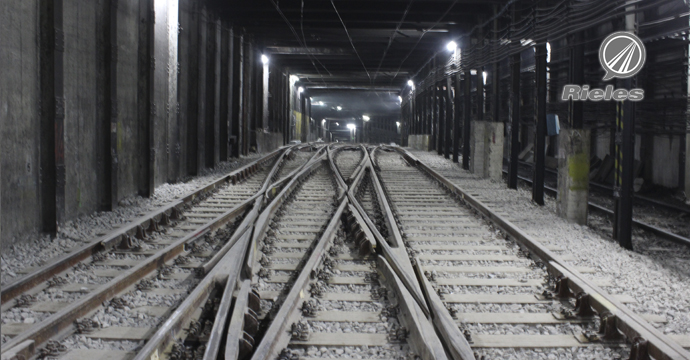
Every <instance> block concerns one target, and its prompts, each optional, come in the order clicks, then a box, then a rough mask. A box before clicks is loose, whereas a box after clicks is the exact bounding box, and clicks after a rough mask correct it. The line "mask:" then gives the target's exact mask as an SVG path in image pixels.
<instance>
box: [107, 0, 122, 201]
mask: <svg viewBox="0 0 690 360" xmlns="http://www.w3.org/2000/svg"><path fill="white" fill-rule="evenodd" d="M118 1H119V0H110V1H109V4H108V6H109V10H110V14H108V15H106V16H105V17H106V21H107V24H106V26H105V32H106V41H107V46H106V47H105V68H106V71H107V72H106V77H105V82H106V86H105V108H106V110H105V111H106V125H107V127H106V134H107V135H106V137H105V148H106V153H105V160H106V166H105V174H104V177H103V180H104V181H105V199H104V201H105V204H104V205H105V210H109V211H112V210H113V209H115V208H116V207H117V202H118V193H117V173H118V159H117V155H118V154H117V118H118V109H117V12H118V11H117V6H118Z"/></svg>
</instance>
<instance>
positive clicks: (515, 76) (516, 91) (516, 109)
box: [508, 53, 520, 189]
mask: <svg viewBox="0 0 690 360" xmlns="http://www.w3.org/2000/svg"><path fill="white" fill-rule="evenodd" d="M511 58H512V59H511V60H512V61H511V64H510V66H511V71H510V82H511V84H510V119H509V124H510V163H509V164H508V188H509V189H517V181H518V153H519V152H520V143H519V141H520V54H519V53H517V54H515V55H512V57H511Z"/></svg>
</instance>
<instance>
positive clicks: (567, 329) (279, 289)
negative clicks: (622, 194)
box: [3, 145, 690, 360]
mask: <svg viewBox="0 0 690 360" xmlns="http://www.w3.org/2000/svg"><path fill="white" fill-rule="evenodd" d="M275 158H276V159H277V160H275V163H274V164H267V165H265V166H263V167H262V168H259V169H257V170H258V172H257V173H256V174H255V175H254V176H253V177H250V178H249V179H247V180H246V181H244V182H243V183H239V184H235V185H232V186H227V187H220V188H219V189H218V190H217V191H216V193H215V194H213V195H211V196H209V197H208V198H205V199H203V200H202V201H197V202H195V203H194V204H193V205H192V206H191V207H190V208H188V209H187V210H186V211H185V213H184V216H186V219H195V220H196V219H199V220H196V221H198V224H199V225H200V226H201V227H197V230H191V229H190V231H192V232H193V233H192V234H188V235H185V233H183V231H184V230H182V227H183V225H181V224H183V221H187V222H189V220H183V219H179V220H178V224H176V225H177V226H175V227H174V230H172V229H173V228H171V230H169V231H168V233H167V234H164V235H155V236H153V237H152V238H151V239H149V242H151V243H153V242H154V241H160V240H162V239H165V238H167V237H170V236H178V237H179V236H181V237H182V238H181V239H180V240H178V241H176V242H175V243H174V244H176V245H177V246H178V247H180V249H179V251H177V252H175V253H174V254H172V255H165V256H163V257H161V258H160V260H159V261H154V262H153V263H155V265H151V266H150V267H149V268H147V270H146V271H145V272H144V271H138V272H137V271H135V270H136V269H137V268H139V267H141V265H131V266H133V267H132V268H127V269H126V270H125V273H126V274H129V273H130V272H136V273H137V274H141V275H137V276H134V275H131V276H130V275H126V274H121V275H118V276H117V277H116V278H115V279H121V278H123V277H124V278H126V277H130V278H131V279H130V281H128V282H127V283H126V285H125V284H124V283H123V284H122V285H120V286H116V287H114V288H111V287H110V285H111V283H104V284H102V285H101V286H100V287H99V288H98V290H94V291H101V292H102V293H103V294H104V295H103V296H102V298H103V300H100V298H99V300H100V302H98V303H94V304H95V305H94V306H92V308H90V309H89V310H88V311H87V310H83V311H82V314H80V316H74V315H72V317H73V318H74V319H73V320H72V321H74V320H78V321H77V322H76V323H70V324H69V325H68V326H63V329H62V330H60V331H56V330H54V329H52V330H50V331H49V330H44V331H43V332H42V333H39V334H38V335H32V336H27V335H25V334H24V333H20V334H18V335H17V336H15V337H14V338H12V339H11V340H9V341H7V343H5V344H3V359H5V358H11V356H13V355H15V354H17V355H28V356H27V358H28V357H30V356H35V355H38V356H39V357H44V358H48V357H54V358H61V359H81V358H93V359H98V358H101V357H105V356H107V358H108V359H142V360H143V359H174V360H178V359H190V360H191V359H218V358H224V359H233V360H234V359H250V358H251V359H257V360H258V359H281V360H296V359H309V360H316V359H325V358H341V359H356V358H377V359H465V360H468V359H496V358H511V357H512V358H520V359H522V358H525V359H528V358H542V357H543V358H546V357H547V356H556V357H558V358H560V357H561V356H564V357H565V356H566V355H568V356H570V357H568V358H625V357H627V356H629V354H630V353H631V352H632V353H633V356H631V358H633V359H642V358H644V355H645V354H646V353H647V351H648V352H649V354H651V355H652V356H654V358H656V359H662V358H663V359H688V358H690V355H688V353H687V352H686V351H684V350H683V349H682V348H681V347H680V346H679V345H678V344H676V343H674V342H673V341H671V340H669V339H668V338H666V337H664V336H663V335H661V334H659V333H658V331H656V330H655V329H654V328H652V327H651V326H650V325H649V324H648V323H646V321H644V320H643V319H641V318H640V317H638V316H636V315H635V314H633V313H632V312H631V311H629V310H626V308H625V306H624V303H625V302H627V301H631V299H629V298H625V297H622V298H621V297H614V296H611V295H608V294H606V293H604V291H603V290H601V289H600V288H599V286H606V285H607V284H606V283H605V282H598V283H593V282H591V281H589V280H586V279H584V278H583V277H582V276H581V272H587V271H594V270H592V269H586V268H578V267H576V266H574V264H572V263H570V259H569V258H568V257H567V256H565V255H563V254H561V253H560V252H561V251H562V250H563V249H560V248H557V247H555V246H550V245H549V244H548V243H538V242H536V241H534V240H533V239H531V238H530V237H529V236H527V235H525V234H524V233H522V232H521V231H520V229H519V228H518V227H516V226H515V225H514V224H512V223H510V222H509V221H507V220H505V219H504V218H503V217H502V216H501V215H498V214H495V213H493V212H491V211H489V210H488V208H486V207H485V206H483V204H482V203H481V202H480V201H478V200H477V199H475V198H474V197H472V195H471V194H468V193H465V192H463V190H462V189H459V188H457V186H455V185H453V184H452V183H450V182H449V181H448V180H447V179H445V178H443V177H442V176H441V175H440V174H438V173H436V172H434V171H433V170H431V169H430V168H428V167H426V166H425V165H424V164H422V163H420V162H419V161H418V160H416V159H415V158H414V157H413V156H411V155H410V154H409V153H406V152H404V151H403V150H401V149H399V148H395V149H392V148H388V147H383V148H366V147H364V146H359V147H353V146H333V145H330V146H322V147H321V148H316V147H313V146H311V145H307V146H303V147H302V148H301V149H300V148H296V147H293V148H291V149H289V150H286V151H285V152H281V153H280V154H279V155H278V154H276V156H275ZM231 188H234V190H232V191H235V192H236V193H232V194H230V193H227V191H231V190H228V189H231ZM252 191H253V193H252ZM228 194H230V195H228ZM240 194H241V195H240ZM224 201H228V202H230V201H235V202H233V203H232V204H233V205H227V206H231V207H232V209H233V210H229V211H228V209H227V206H226V207H223V206H224ZM238 202H239V203H238ZM238 204H239V205H238ZM219 208H222V209H225V210H226V212H224V213H223V215H221V216H215V218H214V219H213V220H211V222H208V221H207V222H206V223H203V221H204V219H208V217H206V216H198V215H202V214H213V215H215V214H216V213H214V212H211V211H210V210H206V209H219ZM239 209H241V210H239ZM211 217H212V216H211ZM178 232H179V233H178ZM507 238H509V239H507ZM192 239H193V240H194V241H192ZM146 244H147V245H148V243H146ZM184 244H187V245H184ZM135 245H137V244H135ZM161 246H166V245H165V244H161ZM167 246H168V247H169V246H172V245H167ZM121 247H122V246H113V248H112V250H110V251H109V252H108V253H109V254H110V255H108V258H107V259H106V260H111V259H112V260H118V261H120V260H124V259H125V258H124V257H123V258H119V256H120V255H122V256H126V257H131V256H132V255H131V253H132V252H133V251H135V250H138V251H139V252H141V251H142V250H141V249H139V247H135V248H133V249H120V248H121ZM168 247H166V248H164V249H168ZM152 250H158V249H157V248H156V249H152ZM156 253H157V252H156ZM143 256H144V257H146V258H148V257H150V256H155V255H148V256H147V255H145V254H144V255H143ZM127 259H129V258H127ZM180 259H181V260H180ZM132 260H133V259H132ZM136 260H138V261H142V260H143V261H146V260H144V259H136ZM84 263H86V265H87V266H91V268H89V269H86V270H85V271H87V272H88V271H93V270H94V269H95V268H94V266H102V265H101V264H100V263H99V264H98V265H93V264H92V263H91V262H88V261H85V262H84ZM86 265H77V267H80V268H81V267H85V266H86ZM199 275H202V276H199ZM53 288H56V287H51V288H49V289H48V290H50V289H53ZM41 291H44V290H41ZM63 294H64V291H63ZM83 296H85V297H92V293H88V294H83ZM78 301H81V300H78ZM3 306H4V305H3ZM73 307H74V306H73ZM3 310H5V309H3ZM10 310H11V309H10ZM147 311H148V313H147ZM70 314H72V313H70ZM142 314H143V315H142ZM63 315H64V314H63ZM113 315H117V316H113ZM4 316H5V315H4V313H3V318H4ZM51 316H53V317H54V316H56V315H51ZM41 320H43V321H41V322H39V323H38V324H36V326H34V327H33V329H34V330H35V329H37V327H38V325H41V324H43V323H44V321H47V319H41ZM115 320H117V321H115ZM63 321H66V320H63ZM602 324H603V325H602ZM41 326H42V327H43V325H41ZM4 328H5V326H4V325H3V329H4ZM599 330H601V332H600V331H599ZM33 333H36V332H35V331H33ZM3 334H4V330H3ZM39 335H40V336H39ZM22 337H23V338H22ZM626 339H627V340H628V342H626ZM24 340H28V341H31V340H33V341H34V342H33V343H27V341H24ZM6 344H9V345H12V346H10V347H6V346H5V345H6ZM79 347H81V349H78V348H79ZM106 354H107V355H106ZM635 356H637V357H635Z"/></svg>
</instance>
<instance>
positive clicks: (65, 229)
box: [0, 154, 263, 285]
mask: <svg viewBox="0 0 690 360" xmlns="http://www.w3.org/2000/svg"><path fill="white" fill-rule="evenodd" d="M261 156H263V154H251V155H249V156H246V157H240V158H239V159H233V160H232V161H228V162H222V163H220V164H218V165H217V166H216V167H215V168H214V169H212V170H204V171H203V172H202V174H201V175H200V176H197V177H195V178H193V179H190V180H189V181H186V182H180V183H176V184H163V185H160V186H158V187H157V188H156V190H155V193H154V195H153V196H152V197H151V198H143V197H141V196H138V195H135V196H130V197H127V198H125V199H123V200H121V201H120V203H119V207H118V208H117V209H115V210H114V211H101V212H96V213H93V214H90V215H84V216H81V217H79V218H77V219H75V220H71V221H67V222H66V223H65V224H64V225H62V226H61V227H60V231H59V233H58V236H57V237H56V238H51V237H50V236H48V235H46V234H29V235H26V236H22V237H15V238H13V239H3V241H2V244H3V245H5V244H8V246H6V247H5V246H3V249H2V256H1V257H0V269H1V270H2V277H1V283H2V284H3V285H4V284H7V283H9V282H11V281H12V280H13V279H15V278H17V276H21V274H19V273H18V272H19V271H21V270H22V269H25V268H29V267H34V266H40V265H42V264H45V262H46V261H47V260H48V259H50V258H53V257H56V256H59V255H62V254H64V253H65V251H66V250H67V249H70V248H72V247H75V246H80V245H83V244H84V243H86V242H89V241H93V240H94V239H95V238H97V237H98V236H101V235H104V234H106V233H108V232H110V231H111V230H113V229H115V228H118V227H120V226H122V225H124V224H127V223H128V222H129V221H131V220H132V219H134V218H136V217H139V216H140V215H141V214H143V213H146V212H150V211H153V210H156V209H158V208H161V207H163V206H165V205H167V204H169V203H170V202H172V201H173V200H175V199H178V198H179V197H181V196H182V195H184V194H187V193H189V192H191V191H193V190H195V189H197V188H199V187H201V186H203V185H205V184H207V183H209V182H211V181H212V180H215V179H217V178H218V177H219V176H222V175H224V174H227V173H229V172H231V171H232V170H234V169H236V168H238V167H241V166H243V165H244V164H247V163H249V162H252V161H254V160H256V159H258V158H260V157H261ZM9 244H11V245H9Z"/></svg>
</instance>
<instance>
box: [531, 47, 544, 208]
mask: <svg viewBox="0 0 690 360" xmlns="http://www.w3.org/2000/svg"><path fill="white" fill-rule="evenodd" d="M535 50H536V53H535V67H536V68H535V77H536V79H535V80H536V85H537V89H536V91H535V95H536V99H535V101H534V104H535V112H534V122H535V124H536V135H535V139H534V168H533V171H534V176H533V181H532V200H534V202H536V203H537V204H539V205H544V171H545V166H546V165H545V161H546V158H545V157H546V154H545V151H546V71H547V69H546V45H545V44H540V45H535Z"/></svg>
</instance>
